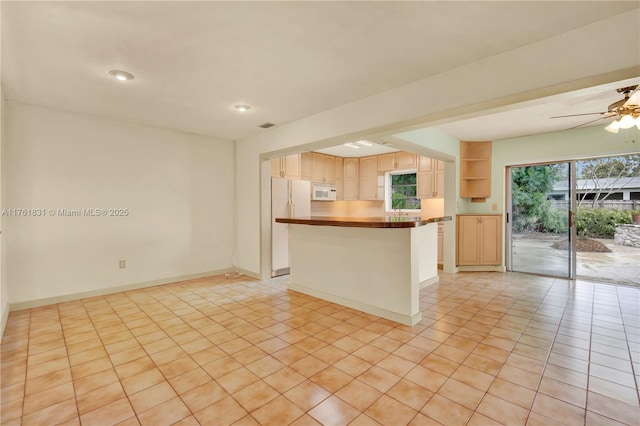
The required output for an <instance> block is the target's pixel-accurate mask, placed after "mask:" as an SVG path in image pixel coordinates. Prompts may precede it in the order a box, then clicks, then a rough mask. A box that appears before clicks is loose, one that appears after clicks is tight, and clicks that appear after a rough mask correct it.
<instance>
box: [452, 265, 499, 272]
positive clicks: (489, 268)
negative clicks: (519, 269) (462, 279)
mask: <svg viewBox="0 0 640 426" xmlns="http://www.w3.org/2000/svg"><path fill="white" fill-rule="evenodd" d="M504 271H505V268H504V266H500V265H494V266H458V272H504Z"/></svg>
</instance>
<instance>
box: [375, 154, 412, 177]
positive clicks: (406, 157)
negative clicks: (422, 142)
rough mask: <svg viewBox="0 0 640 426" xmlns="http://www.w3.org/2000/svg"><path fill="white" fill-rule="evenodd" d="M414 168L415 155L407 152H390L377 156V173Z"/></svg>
mask: <svg viewBox="0 0 640 426" xmlns="http://www.w3.org/2000/svg"><path fill="white" fill-rule="evenodd" d="M416 167H417V165H416V155H415V154H411V153H409V152H392V153H389V154H381V155H378V171H379V172H389V171H392V170H404V169H415V168H416Z"/></svg>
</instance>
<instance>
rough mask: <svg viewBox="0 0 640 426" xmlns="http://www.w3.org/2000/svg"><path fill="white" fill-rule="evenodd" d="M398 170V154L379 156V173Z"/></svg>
mask: <svg viewBox="0 0 640 426" xmlns="http://www.w3.org/2000/svg"><path fill="white" fill-rule="evenodd" d="M395 168H396V154H395V152H394V153H391V154H381V155H378V171H379V172H388V171H390V170H394V169H395Z"/></svg>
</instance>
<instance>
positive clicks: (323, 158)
mask: <svg viewBox="0 0 640 426" xmlns="http://www.w3.org/2000/svg"><path fill="white" fill-rule="evenodd" d="M335 158H336V157H334V156H332V155H327V154H320V153H317V152H312V153H311V181H312V182H319V183H336V176H335Z"/></svg>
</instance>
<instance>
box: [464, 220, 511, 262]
mask: <svg viewBox="0 0 640 426" xmlns="http://www.w3.org/2000/svg"><path fill="white" fill-rule="evenodd" d="M457 243H458V244H457V256H456V264H457V265H458V266H485V265H500V264H501V255H502V215H458V216H457Z"/></svg>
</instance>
